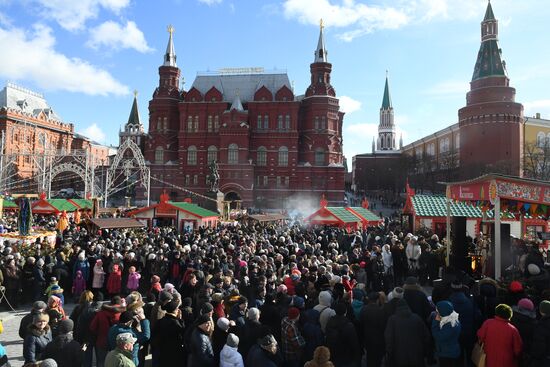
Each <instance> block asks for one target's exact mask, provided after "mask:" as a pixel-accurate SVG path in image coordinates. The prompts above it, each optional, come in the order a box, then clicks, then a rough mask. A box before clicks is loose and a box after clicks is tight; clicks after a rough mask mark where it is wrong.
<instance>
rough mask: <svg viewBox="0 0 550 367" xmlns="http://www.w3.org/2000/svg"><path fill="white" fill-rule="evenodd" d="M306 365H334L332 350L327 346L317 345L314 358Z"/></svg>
mask: <svg viewBox="0 0 550 367" xmlns="http://www.w3.org/2000/svg"><path fill="white" fill-rule="evenodd" d="M305 366H306V367H334V365H333V364H332V362H331V361H330V350H329V349H328V348H327V347H323V346H321V347H317V348H315V352H313V359H312V360H311V361H309V362H307V363H306V364H305Z"/></svg>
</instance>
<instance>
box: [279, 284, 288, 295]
mask: <svg viewBox="0 0 550 367" xmlns="http://www.w3.org/2000/svg"><path fill="white" fill-rule="evenodd" d="M286 292H287V288H286V285H284V284H281V285H279V286H278V287H277V293H286Z"/></svg>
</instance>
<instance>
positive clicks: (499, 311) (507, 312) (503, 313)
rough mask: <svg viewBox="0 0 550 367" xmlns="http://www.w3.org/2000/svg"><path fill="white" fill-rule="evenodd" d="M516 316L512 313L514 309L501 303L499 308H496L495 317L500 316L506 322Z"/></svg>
mask: <svg viewBox="0 0 550 367" xmlns="http://www.w3.org/2000/svg"><path fill="white" fill-rule="evenodd" d="M513 314H514V311H512V307H510V306H508V305H506V304H504V303H501V304H500V305H498V306H497V307H495V316H498V317H500V318H502V319H505V320H510V319H511V318H512V315H513Z"/></svg>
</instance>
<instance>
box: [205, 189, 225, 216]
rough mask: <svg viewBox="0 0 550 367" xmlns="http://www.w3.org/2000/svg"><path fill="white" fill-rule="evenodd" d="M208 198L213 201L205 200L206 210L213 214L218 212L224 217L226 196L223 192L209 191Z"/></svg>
mask: <svg viewBox="0 0 550 367" xmlns="http://www.w3.org/2000/svg"><path fill="white" fill-rule="evenodd" d="M205 196H207V197H209V198H211V199H212V200H205V203H204V208H205V209H208V210H212V211H213V212H217V213H218V214H220V215H223V199H224V197H225V195H224V194H223V192H221V191H216V192H213V191H209V192H207V193H206V195H205Z"/></svg>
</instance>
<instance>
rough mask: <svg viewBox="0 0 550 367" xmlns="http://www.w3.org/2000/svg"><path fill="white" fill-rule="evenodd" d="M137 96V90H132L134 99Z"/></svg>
mask: <svg viewBox="0 0 550 367" xmlns="http://www.w3.org/2000/svg"><path fill="white" fill-rule="evenodd" d="M137 95H138V91H137V89H134V98H137Z"/></svg>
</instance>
